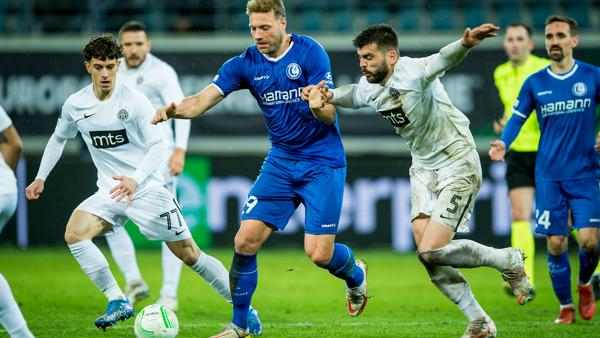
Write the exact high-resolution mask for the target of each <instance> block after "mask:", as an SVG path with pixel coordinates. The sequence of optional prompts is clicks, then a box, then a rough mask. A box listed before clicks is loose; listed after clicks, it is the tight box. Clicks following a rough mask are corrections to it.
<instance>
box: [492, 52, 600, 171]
mask: <svg viewBox="0 0 600 338" xmlns="http://www.w3.org/2000/svg"><path fill="white" fill-rule="evenodd" d="M599 100H600V70H599V69H598V68H597V67H595V66H592V65H589V64H586V63H583V62H580V61H576V62H575V64H574V65H573V67H572V68H571V70H569V71H568V72H567V73H564V74H556V73H554V72H552V69H551V68H550V67H547V68H544V69H542V70H540V71H539V72H537V73H534V74H532V75H531V76H530V77H529V78H527V80H525V83H524V84H523V87H521V91H520V93H519V97H518V99H517V101H516V102H515V105H514V107H513V115H512V117H511V118H510V120H509V123H508V124H507V125H506V128H505V130H504V132H503V133H502V140H503V141H504V142H505V144H506V147H507V148H508V147H509V146H510V143H511V142H512V141H513V140H514V138H515V137H516V136H517V134H515V130H516V132H517V133H518V129H519V128H520V126H521V125H522V124H523V122H524V121H525V119H527V117H528V116H529V114H531V111H532V110H534V109H535V111H536V114H537V118H538V121H539V123H540V130H541V137H540V143H539V148H538V155H537V160H536V170H535V175H536V180H552V181H559V180H566V179H574V178H583V177H594V175H595V170H596V169H597V162H596V154H595V151H594V144H595V143H596V137H595V125H596V118H595V112H596V105H597V104H598V102H599Z"/></svg>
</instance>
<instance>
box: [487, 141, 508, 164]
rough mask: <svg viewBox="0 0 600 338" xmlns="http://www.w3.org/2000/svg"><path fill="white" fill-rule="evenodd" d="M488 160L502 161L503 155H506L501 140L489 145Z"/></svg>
mask: <svg viewBox="0 0 600 338" xmlns="http://www.w3.org/2000/svg"><path fill="white" fill-rule="evenodd" d="M489 154H490V158H491V159H492V160H494V161H504V155H505V154H506V146H505V145H504V142H503V141H502V140H496V141H492V143H490V151H489Z"/></svg>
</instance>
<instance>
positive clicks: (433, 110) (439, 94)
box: [303, 24, 532, 337]
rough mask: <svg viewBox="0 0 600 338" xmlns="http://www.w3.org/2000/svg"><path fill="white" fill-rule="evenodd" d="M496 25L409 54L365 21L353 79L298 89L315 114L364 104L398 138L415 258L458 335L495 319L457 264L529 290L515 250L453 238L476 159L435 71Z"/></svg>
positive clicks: (477, 176) (490, 326)
mask: <svg viewBox="0 0 600 338" xmlns="http://www.w3.org/2000/svg"><path fill="white" fill-rule="evenodd" d="M497 31H498V27H496V26H494V25H492V24H485V25H482V26H479V27H477V28H474V29H472V30H471V29H466V30H465V32H464V35H463V38H462V39H461V40H459V41H456V42H454V43H451V44H449V45H447V46H445V47H444V48H442V49H441V50H440V52H439V53H437V54H433V55H431V56H429V57H425V58H409V57H399V52H398V36H397V34H396V32H395V31H394V30H393V28H392V27H391V26H389V25H385V24H381V25H375V26H371V27H368V28H367V29H365V30H363V31H362V32H361V33H359V34H358V35H357V36H356V38H355V39H354V41H353V44H354V46H355V47H356V48H357V52H358V56H359V60H360V68H361V71H362V73H363V75H364V76H363V77H362V78H361V79H360V82H359V83H358V84H351V85H347V86H343V87H340V88H337V89H333V90H331V89H330V88H329V87H328V86H326V85H325V82H323V81H321V82H320V83H319V84H318V85H316V86H308V87H307V88H305V90H304V91H303V97H304V98H305V99H309V101H310V102H309V104H310V107H311V109H312V110H313V112H314V113H315V114H319V113H320V112H321V111H322V110H327V109H332V108H331V107H332V105H336V106H341V107H347V108H354V109H358V108H361V107H372V108H374V109H375V110H377V111H378V112H379V113H380V114H381V115H382V116H383V117H384V118H385V119H386V120H387V121H388V122H390V124H392V126H393V127H394V128H396V132H397V133H398V134H400V135H401V136H402V137H403V138H404V139H406V141H407V144H408V146H409V148H410V150H411V154H412V159H413V164H412V166H411V168H410V181H411V204H412V210H411V217H412V219H411V221H412V223H413V234H414V237H415V241H416V243H417V245H418V248H419V251H418V252H419V253H418V256H419V260H420V261H421V262H422V263H423V265H424V266H425V268H426V269H427V272H428V273H429V276H430V277H431V281H432V282H433V284H434V285H435V286H436V287H437V288H438V289H439V290H440V291H441V292H442V293H443V294H444V295H445V296H446V297H447V298H448V299H450V300H451V301H452V302H454V303H455V304H456V305H457V306H458V308H459V309H460V310H461V311H462V312H463V313H464V314H465V316H466V317H467V318H468V319H469V321H470V323H469V326H468V328H467V330H466V332H465V334H464V336H463V337H495V336H496V327H495V325H494V322H493V321H492V319H491V318H490V317H489V316H488V315H487V314H486V313H485V312H484V311H483V309H482V308H481V306H480V305H479V304H478V303H477V301H476V300H475V297H474V296H473V293H472V292H471V289H470V287H469V285H468V284H467V281H466V280H465V278H464V277H463V275H462V274H461V273H460V272H459V271H458V269H457V268H475V267H480V266H489V267H492V268H495V269H497V270H498V271H500V272H501V273H502V277H503V278H504V279H505V280H506V281H507V282H508V283H509V284H510V285H511V287H512V288H513V291H514V293H515V295H516V296H517V298H518V302H519V303H520V304H524V303H525V302H527V301H529V300H530V299H531V298H532V294H531V293H530V292H531V285H529V282H528V279H527V275H526V274H525V272H524V270H523V260H524V257H523V253H522V252H521V250H519V249H516V248H505V249H495V248H491V247H487V246H483V245H481V244H479V243H477V242H474V241H471V240H466V239H461V240H453V238H454V236H455V234H456V232H466V231H468V226H469V221H470V219H471V212H472V209H473V204H474V202H475V198H476V196H477V192H478V191H479V187H480V185H481V164H480V162H479V155H478V154H477V150H476V149H475V142H474V140H473V137H472V136H471V132H470V131H469V127H468V126H469V120H468V119H467V117H466V116H465V115H464V114H463V113H461V112H460V111H459V110H458V109H456V108H455V107H454V106H453V105H452V102H450V99H449V98H448V96H447V94H446V92H445V90H444V88H443V86H442V83H441V82H440V80H439V77H440V76H442V75H443V74H444V72H445V71H446V70H447V69H449V68H451V67H453V66H455V65H457V64H458V63H459V62H460V61H461V60H462V59H463V58H464V57H465V55H466V54H467V53H468V51H469V50H470V48H472V47H475V46H477V45H479V44H480V43H481V42H482V41H483V40H484V39H486V38H488V37H491V36H496V33H497ZM313 83H316V82H313Z"/></svg>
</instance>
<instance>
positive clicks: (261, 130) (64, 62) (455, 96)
mask: <svg viewBox="0 0 600 338" xmlns="http://www.w3.org/2000/svg"><path fill="white" fill-rule="evenodd" d="M440 47H441V46H440ZM240 52H241V51H240ZM435 52H437V51H436V50H432V51H431V52H429V53H423V52H420V53H412V52H402V48H401V54H402V55H406V56H412V57H419V56H424V55H428V54H431V53H435ZM234 55H237V54H235V53H213V52H211V53H198V52H194V53H191V52H185V53H183V52H182V53H175V52H171V53H159V54H157V56H159V57H160V58H162V59H164V60H165V61H167V62H168V63H169V64H171V65H172V66H173V67H174V68H175V70H176V71H177V72H178V74H179V79H180V83H181V85H182V88H183V90H184V92H185V93H186V94H188V95H189V94H193V93H196V92H197V91H198V90H200V89H202V88H203V87H204V86H206V85H207V84H209V83H210V81H211V80H212V78H213V77H214V76H215V74H216V72H217V70H218V69H219V67H220V66H221V64H223V62H225V61H226V60H228V59H229V58H230V57H232V56H234ZM329 55H330V59H331V64H332V70H333V78H334V82H335V84H336V86H341V85H344V84H348V83H353V82H357V81H358V79H359V78H360V72H359V68H358V59H357V57H356V55H355V54H354V53H353V52H351V51H348V52H330V53H329ZM538 55H543V53H538ZM577 57H578V58H579V59H581V60H583V61H588V62H590V63H592V64H594V63H596V62H597V60H598V59H599V57H600V52H599V51H598V50H597V49H584V48H581V49H578V50H577ZM504 61H505V56H504V52H502V51H493V50H477V49H475V50H473V51H472V52H471V53H470V54H469V55H468V56H467V57H466V58H465V60H464V61H463V62H462V63H461V64H460V65H459V66H457V67H456V68H455V69H452V70H449V71H448V72H447V74H446V75H445V76H444V77H442V82H443V83H444V86H445V88H446V90H447V91H448V94H449V95H450V98H451V99H452V101H453V102H454V104H455V105H456V106H457V107H458V108H460V109H461V110H462V111H463V112H464V113H465V114H467V116H468V117H469V119H470V120H471V130H472V131H473V133H474V134H475V135H482V134H490V133H491V132H492V131H491V121H492V120H493V119H494V118H497V117H499V116H500V115H501V113H502V107H501V104H500V100H499V98H498V95H497V92H496V89H495V87H494V83H493V79H492V74H493V71H494V68H495V67H496V66H497V65H498V64H500V63H502V62H504ZM88 83H90V78H89V75H87V73H86V72H85V69H84V66H83V61H82V57H81V55H80V54H79V53H74V52H70V53H43V52H31V53H26V52H2V53H0V104H1V105H2V106H3V107H4V108H5V110H6V111H7V112H8V113H9V115H10V116H11V118H12V119H13V121H14V123H15V125H16V126H17V128H18V129H19V131H20V132H21V133H22V134H24V135H49V134H50V133H51V132H52V131H53V129H54V125H55V122H56V118H57V117H58V114H59V113H60V109H61V106H62V104H63V103H64V101H65V99H66V98H67V97H68V96H69V95H70V94H72V93H74V92H76V91H78V90H79V89H81V88H82V87H84V86H86V85H87V84H88ZM340 126H341V128H342V133H343V134H344V135H390V134H392V133H393V129H392V128H390V127H389V126H388V125H387V122H385V120H383V119H381V118H380V117H379V116H377V114H376V113H374V112H373V111H371V110H369V109H362V110H358V111H356V110H341V111H340ZM192 128H193V130H192V136H200V135H264V134H265V133H266V130H265V126H264V120H263V118H262V116H261V113H260V111H259V109H258V106H257V104H256V101H255V100H254V98H253V97H252V96H251V95H250V94H249V92H248V91H239V92H236V93H233V94H231V95H230V96H229V97H228V98H226V99H225V100H224V101H223V102H221V103H220V104H218V105H217V106H216V107H214V108H213V109H212V111H211V112H210V113H208V114H207V115H205V117H204V118H202V119H201V120H200V121H198V122H197V123H194V124H193V125H192Z"/></svg>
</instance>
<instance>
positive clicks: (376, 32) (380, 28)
mask: <svg viewBox="0 0 600 338" xmlns="http://www.w3.org/2000/svg"><path fill="white" fill-rule="evenodd" d="M370 43H374V44H376V45H377V49H379V50H388V51H389V50H395V51H397V50H398V34H397V33H396V31H395V30H394V29H393V28H392V26H390V25H388V24H377V25H373V26H369V27H367V28H366V29H365V30H363V31H362V32H360V33H358V35H357V36H356V37H355V38H354V40H352V45H354V47H355V48H362V47H364V46H366V45H368V44H370Z"/></svg>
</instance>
